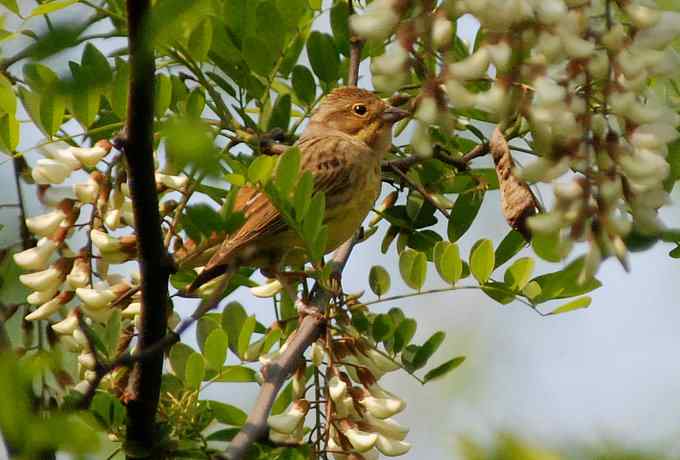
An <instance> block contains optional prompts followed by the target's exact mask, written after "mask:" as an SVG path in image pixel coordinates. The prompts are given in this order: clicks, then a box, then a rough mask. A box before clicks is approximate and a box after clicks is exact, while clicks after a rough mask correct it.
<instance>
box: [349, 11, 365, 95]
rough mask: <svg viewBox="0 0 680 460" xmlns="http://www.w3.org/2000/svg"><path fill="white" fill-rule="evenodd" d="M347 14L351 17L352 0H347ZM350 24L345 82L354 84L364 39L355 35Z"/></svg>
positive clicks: (357, 76) (356, 80) (352, 12)
mask: <svg viewBox="0 0 680 460" xmlns="http://www.w3.org/2000/svg"><path fill="white" fill-rule="evenodd" d="M348 6H349V16H348V17H350V18H351V17H352V15H353V14H354V0H349V2H348ZM351 30H352V29H351V26H350V34H351V36H350V39H349V70H348V75H347V84H348V85H349V86H356V85H357V83H358V82H359V65H360V64H361V49H362V48H363V47H364V41H363V40H362V39H361V38H359V37H357V36H356V35H355V34H354V33H353V32H352V31H351Z"/></svg>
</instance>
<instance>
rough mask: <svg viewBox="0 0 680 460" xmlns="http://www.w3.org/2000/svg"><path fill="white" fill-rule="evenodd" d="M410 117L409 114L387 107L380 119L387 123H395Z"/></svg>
mask: <svg viewBox="0 0 680 460" xmlns="http://www.w3.org/2000/svg"><path fill="white" fill-rule="evenodd" d="M410 115H411V114H410V113H408V112H407V111H406V110H402V109H399V108H397V107H392V106H389V107H387V108H386V109H385V111H383V113H382V115H381V116H380V117H381V118H382V120H383V121H385V122H387V123H396V122H398V121H399V120H402V119H404V118H406V117H408V116H410Z"/></svg>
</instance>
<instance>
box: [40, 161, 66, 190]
mask: <svg viewBox="0 0 680 460" xmlns="http://www.w3.org/2000/svg"><path fill="white" fill-rule="evenodd" d="M70 174H71V168H70V167H69V166H68V165H66V164H64V163H62V162H60V161H57V160H52V159H48V158H41V159H40V160H38V162H37V164H36V166H35V167H34V168H33V170H32V171H31V176H32V177H33V180H34V181H35V182H36V183H37V184H61V183H62V182H64V181H65V180H66V178H67V177H68V176H69V175H70Z"/></svg>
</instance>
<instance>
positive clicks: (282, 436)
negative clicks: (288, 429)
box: [269, 424, 305, 445]
mask: <svg viewBox="0 0 680 460" xmlns="http://www.w3.org/2000/svg"><path fill="white" fill-rule="evenodd" d="M304 434H305V432H304V429H303V427H302V424H300V425H299V426H298V427H297V428H296V429H295V431H293V432H292V433H290V434H288V433H280V432H278V431H276V430H269V440H270V441H271V442H273V443H274V444H285V445H294V444H302V442H303V440H304Z"/></svg>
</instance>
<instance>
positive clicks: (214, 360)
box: [203, 329, 229, 369]
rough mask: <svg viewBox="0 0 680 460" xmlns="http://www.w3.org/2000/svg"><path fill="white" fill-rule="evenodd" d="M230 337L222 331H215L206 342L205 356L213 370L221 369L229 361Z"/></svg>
mask: <svg viewBox="0 0 680 460" xmlns="http://www.w3.org/2000/svg"><path fill="white" fill-rule="evenodd" d="M228 346H229V337H228V336H227V333H226V332H224V331H223V330H222V329H215V330H214V331H212V332H211V333H210V335H209V336H208V338H207V339H206V341H205V347H204V350H203V355H204V356H205V361H206V363H207V364H208V367H209V368H211V369H221V368H222V366H223V365H224V362H225V361H226V360H227V348H228Z"/></svg>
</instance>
